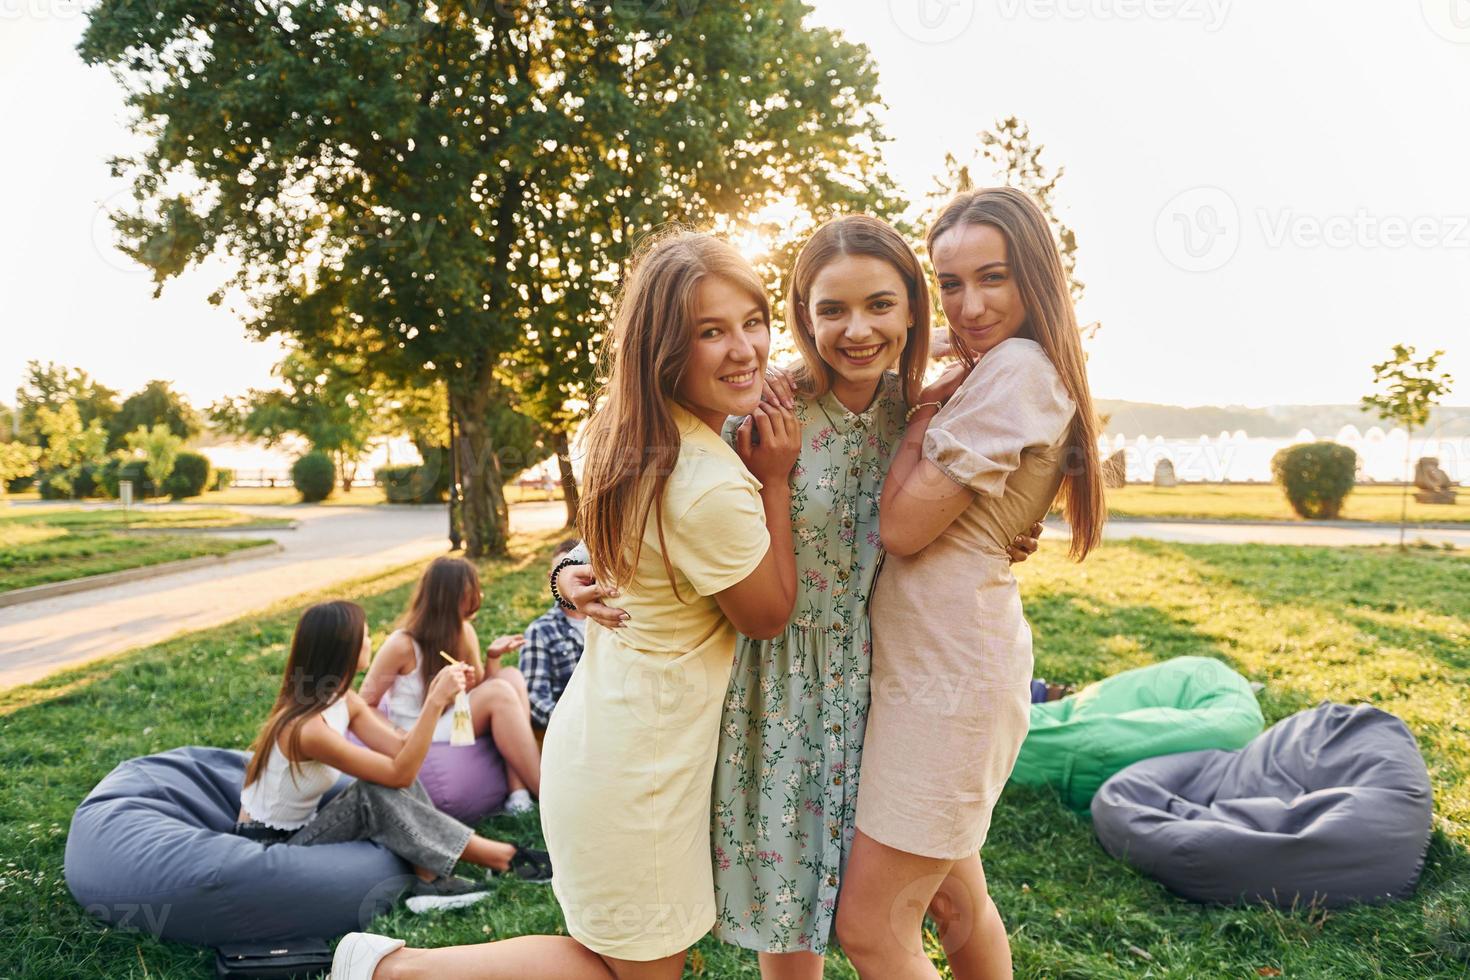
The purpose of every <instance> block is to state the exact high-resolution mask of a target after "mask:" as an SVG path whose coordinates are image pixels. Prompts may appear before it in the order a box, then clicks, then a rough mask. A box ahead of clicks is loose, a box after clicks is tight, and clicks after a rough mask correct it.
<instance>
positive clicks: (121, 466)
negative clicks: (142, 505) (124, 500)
mask: <svg viewBox="0 0 1470 980" xmlns="http://www.w3.org/2000/svg"><path fill="white" fill-rule="evenodd" d="M98 478H99V480H100V482H101V484H102V492H103V493H104V494H106V495H107V496H109V497H111V498H113V499H114V500H116V499H117V498H119V497H121V496H122V491H121V489H120V488H119V484H120V483H121V482H122V481H123V480H132V481H133V497H134V499H136V500H141V499H143V498H144V497H149V496H152V495H153V494H154V493H156V492H157V491H156V490H155V489H154V486H153V481H152V480H150V479H148V461H147V460H142V459H126V458H124V457H120V456H114V457H112V458H111V459H109V460H108V461H107V462H106V463H105V464H104V465H103V467H102V472H101V473H100V474H99V477H98Z"/></svg>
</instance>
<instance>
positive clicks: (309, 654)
mask: <svg viewBox="0 0 1470 980" xmlns="http://www.w3.org/2000/svg"><path fill="white" fill-rule="evenodd" d="M365 622H366V617H365V616H364V614H363V611H362V607H361V606H359V605H358V604H357V603H355V602H344V601H340V600H339V601H336V602H321V603H317V604H316V605H315V606H312V607H311V608H310V609H308V610H306V612H304V613H302V614H301V620H300V621H299V622H298V623H297V624H296V632H295V633H294V634H292V636H291V655H290V656H288V657H287V658H286V673H285V675H284V676H283V677H282V678H281V691H280V693H279V694H277V695H276V703H275V705H274V706H272V708H271V713H270V716H269V717H267V718H266V721H265V725H264V727H262V728H261V730H260V734H259V735H257V736H255V742H254V743H253V744H252V745H251V746H250V751H251V752H252V753H254V754H253V755H252V756H251V757H250V762H249V764H248V765H246V767H245V785H246V786H249V785H250V784H251V783H253V782H255V781H256V780H257V779H259V778H260V774H261V773H262V772H264V771H265V764H266V760H267V759H269V758H270V754H271V752H272V751H276V750H278V745H277V740H278V739H279V738H280V737H281V733H282V732H283V731H287V729H289V733H288V734H287V736H286V746H287V750H286V759H287V760H288V761H289V762H290V763H291V776H292V778H293V779H294V778H295V777H296V776H297V775H299V774H300V772H301V766H300V759H301V722H304V721H306V720H307V719H309V718H311V717H312V716H314V715H319V714H321V713H322V712H323V711H325V710H327V708H329V707H331V706H332V705H333V704H334V703H335V702H336V701H337V699H338V698H341V697H343V696H345V695H346V693H347V690H348V688H350V687H351V686H352V678H353V677H355V676H357V661H358V657H360V656H361V654H362V629H363V624H364V623H365Z"/></svg>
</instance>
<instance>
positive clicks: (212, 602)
mask: <svg viewBox="0 0 1470 980" xmlns="http://www.w3.org/2000/svg"><path fill="white" fill-rule="evenodd" d="M229 509H230V510H236V511H241V512H243V513H247V514H252V515H258V516H262V517H280V518H284V519H289V520H294V521H297V522H299V523H298V527H297V529H296V530H294V531H269V530H263V531H258V532H248V531H241V532H236V533H239V534H240V535H241V536H250V537H262V538H271V539H273V540H275V541H279V542H280V543H281V545H282V546H283V547H284V549H285V550H284V551H280V552H277V553H275V554H271V555H262V556H261V557H259V558H247V559H242V560H238V561H235V562H230V563H228V564H223V565H218V566H214V567H205V568H195V569H190V570H187V571H183V572H179V573H177V574H173V575H166V576H162V577H159V578H153V579H144V580H141V581H136V582H127V583H124V584H121V585H116V586H112V587H110V588H105V589H96V590H94V591H90V592H78V593H74V594H72V595H66V596H57V597H56V598H54V599H44V600H41V601H38V602H29V603H26V604H24V605H19V606H10V607H8V608H3V609H0V688H6V687H11V686H13V685H16V684H24V683H27V682H29V681H34V680H38V679H39V678H41V677H44V676H45V675H47V674H49V673H51V672H52V671H54V670H57V669H59V668H61V667H68V666H73V665H75V664H79V663H82V662H84V661H87V660H93V659H96V658H98V657H104V656H109V655H112V654H116V653H122V652H123V651H126V650H131V649H134V648H136V647H140V646H148V645H151V644H154V643H158V642H160V641H162V640H166V639H168V638H169V637H172V636H174V635H176V634H178V633H183V632H189V631H193V630H198V629H203V628H205V627H208V626H216V625H218V624H220V623H224V622H228V621H230V620H233V619H237V618H238V617H240V616H243V615H245V614H246V613H249V612H252V611H254V610H257V609H261V608H264V607H266V606H269V605H271V604H272V603H275V602H279V601H280V600H282V599H289V598H291V597H292V596H297V595H301V594H303V593H306V592H312V591H315V590H319V589H323V588H327V587H330V586H332V585H334V584H336V583H338V582H343V581H347V580H350V579H355V578H361V577H363V576H366V575H371V574H373V573H374V572H378V571H381V570H383V569H387V568H393V567H395V566H399V565H404V564H407V563H409V562H412V561H416V560H418V559H422V558H426V557H428V556H430V555H433V554H439V553H444V552H446V551H447V550H448V547H449V542H448V539H447V537H446V521H447V517H446V514H445V509H444V508H443V507H346V506H343V507H252V506H232V507H230V508H229ZM565 518H566V509H565V506H564V505H563V504H561V503H560V502H552V503H549V504H523V505H519V506H517V507H515V508H513V509H512V511H511V527H512V528H513V529H515V530H517V531H533V530H543V529H550V528H554V527H559V526H560V525H561V523H562V522H563V521H564V520H565Z"/></svg>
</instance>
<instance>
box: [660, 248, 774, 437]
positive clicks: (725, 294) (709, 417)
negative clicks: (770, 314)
mask: <svg viewBox="0 0 1470 980" xmlns="http://www.w3.org/2000/svg"><path fill="white" fill-rule="evenodd" d="M770 348H771V327H770V324H769V323H767V322H766V315H765V313H764V312H763V311H762V309H761V304H760V301H759V300H757V299H756V297H754V296H751V295H750V294H749V293H747V292H746V291H745V290H743V289H741V288H740V287H739V286H736V285H735V284H734V283H732V282H730V281H729V280H726V279H722V278H719V277H718V276H706V277H705V278H704V279H703V280H701V281H700V283H699V285H698V286H697V287H696V288H695V293H694V342H693V344H691V345H690V348H689V360H688V361H687V362H686V363H685V365H684V372H683V374H682V375H681V377H680V378H679V385H678V387H677V388H676V389H675V391H674V395H675V397H677V398H678V400H679V401H680V402H681V403H682V404H683V405H684V407H685V408H687V409H689V411H691V412H693V413H694V415H695V416H697V417H698V418H699V419H700V421H702V422H704V423H705V424H706V425H708V426H709V427H710V428H712V429H714V430H715V431H716V432H718V431H719V430H720V428H721V427H722V426H723V425H724V424H725V419H726V418H727V417H728V416H731V415H749V414H750V413H751V412H753V411H755V406H756V405H757V404H759V402H760V400H761V380H762V378H761V375H762V372H763V371H765V369H766V354H767V353H768V352H769V351H770Z"/></svg>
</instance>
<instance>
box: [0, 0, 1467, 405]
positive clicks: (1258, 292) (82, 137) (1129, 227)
mask: <svg viewBox="0 0 1470 980" xmlns="http://www.w3.org/2000/svg"><path fill="white" fill-rule="evenodd" d="M679 2H681V3H685V5H686V6H687V3H688V2H689V0H679ZM694 2H714V0H694ZM814 7H815V10H814V13H813V19H814V20H815V21H816V22H818V23H821V24H823V25H825V26H828V27H833V28H836V29H839V30H841V31H842V32H843V33H844V34H845V36H846V37H847V38H848V39H850V40H852V41H856V42H860V43H863V44H866V45H867V46H868V47H869V49H870V50H871V52H872V55H873V59H874V62H875V64H876V66H877V69H878V72H879V77H880V80H881V81H880V87H879V91H880V93H881V95H882V97H883V100H884V103H885V109H884V111H883V119H884V122H885V125H886V129H887V132H888V134H889V135H890V137H891V141H890V142H889V143H888V144H887V145H886V146H885V147H884V153H883V156H884V163H885V165H886V166H887V167H888V169H889V170H890V172H891V173H892V174H893V175H894V176H895V177H896V178H897V179H898V181H899V184H900V186H901V187H903V188H904V189H905V190H906V192H907V193H908V194H909V196H910V197H911V198H917V197H920V196H921V195H922V194H923V193H924V192H925V191H926V190H928V189H929V187H930V185H931V181H932V178H933V177H934V175H936V174H937V173H939V172H940V170H941V167H942V162H943V158H944V154H945V153H946V152H953V153H956V154H958V155H962V156H965V155H969V154H971V153H973V152H974V150H975V148H976V147H977V146H978V137H977V134H978V133H979V132H980V131H981V130H983V129H986V128H988V127H990V126H992V125H993V124H994V122H995V121H996V120H997V119H999V118H1003V117H1005V116H1010V115H1015V116H1018V117H1020V118H1021V119H1023V120H1025V121H1026V122H1027V123H1029V124H1030V126H1031V131H1032V134H1033V137H1034V138H1035V139H1036V140H1037V141H1038V142H1041V143H1043V144H1045V147H1046V150H1045V153H1044V154H1043V157H1042V159H1043V162H1044V163H1047V164H1049V165H1051V166H1053V167H1056V166H1062V167H1065V170H1066V173H1065V176H1064V177H1063V178H1062V181H1061V184H1060V185H1059V188H1058V191H1057V195H1056V197H1057V203H1058V204H1059V206H1060V210H1061V216H1062V218H1063V220H1065V221H1066V222H1067V223H1068V224H1069V225H1070V226H1071V227H1072V228H1073V229H1074V231H1075V232H1076V233H1077V240H1078V268H1077V273H1078V276H1079V278H1080V279H1082V280H1083V281H1084V282H1085V283H1086V285H1087V290H1086V294H1085V296H1084V298H1083V300H1082V303H1081V305H1080V307H1079V310H1078V312H1079V318H1080V319H1081V321H1082V322H1089V321H1093V320H1097V321H1100V322H1101V323H1102V330H1101V331H1100V332H1099V333H1098V334H1097V336H1096V338H1095V339H1094V340H1093V341H1092V342H1091V344H1090V347H1089V371H1090V376H1091V381H1092V388H1093V393H1094V395H1096V396H1097V397H1102V398H1124V399H1130V400H1133V401H1146V402H1160V403H1166V404H1177V405H1227V404H1233V405H1251V406H1259V405H1268V404H1306V403H1353V402H1356V401H1357V400H1358V398H1359V397H1360V396H1361V395H1363V394H1365V393H1366V392H1367V391H1368V390H1369V388H1370V385H1371V380H1372V374H1371V368H1370V366H1371V365H1372V364H1373V363H1374V362H1375V361H1378V360H1382V359H1383V358H1384V357H1385V356H1386V355H1387V354H1388V351H1389V348H1390V347H1391V346H1392V345H1393V344H1395V343H1407V344H1412V345H1415V346H1416V347H1417V348H1418V349H1419V350H1420V352H1421V353H1424V352H1427V351H1429V350H1433V349H1437V348H1443V349H1445V350H1446V351H1447V355H1446V357H1445V358H1444V361H1443V362H1442V363H1443V366H1444V367H1445V368H1446V369H1447V370H1449V372H1450V373H1451V374H1452V375H1454V376H1455V377H1456V378H1457V379H1459V383H1458V384H1457V385H1456V390H1455V391H1454V392H1453V393H1452V394H1451V396H1450V397H1449V398H1448V399H1447V402H1448V403H1450V404H1457V405H1467V404H1470V181H1467V180H1466V179H1465V174H1466V172H1467V166H1470V164H1467V161H1470V125H1467V123H1470V0H1405V2H1402V3H1394V4H1385V3H1381V2H1372V0H1291V2H1290V3H1282V2H1271V0H816V2H815V3H814ZM83 26H84V19H83V17H82V15H81V13H80V11H79V7H78V5H77V4H76V3H75V2H74V0H0V146H3V150H0V401H3V402H7V403H10V402H13V392H14V389H15V387H16V385H17V384H18V383H19V381H20V380H21V377H22V374H23V370H24V366H25V363H26V361H28V360H33V359H36V360H49V361H56V362H59V363H62V364H67V365H72V366H77V367H81V368H83V369H85V370H86V371H88V372H89V373H90V374H92V375H93V376H94V377H96V378H97V379H99V380H100V381H102V382H103V383H104V384H107V385H109V386H111V387H113V388H117V389H120V390H121V391H123V392H124V393H127V392H130V391H132V390H135V389H137V388H139V387H141V386H142V385H143V384H145V383H146V382H147V381H149V380H150V379H153V378H166V379H169V380H171V381H173V382H174V384H175V386H176V387H177V388H178V389H179V390H181V391H183V392H184V393H185V394H186V395H188V396H189V398H190V399H191V400H192V401H194V402H195V403H196V404H207V403H209V402H212V401H214V400H215V399H218V398H221V397H224V396H227V395H232V394H239V393H242V392H243V391H244V390H245V389H246V388H248V387H265V386H269V385H270V383H271V378H270V367H271V365H272V364H273V363H274V362H275V361H276V360H277V359H278V357H279V354H280V351H279V348H278V347H277V346H276V345H274V344H262V343H257V342H253V341H250V340H248V339H247V338H246V336H245V333H244V329H243V327H242V326H241V324H240V322H239V320H238V319H237V318H236V317H235V316H233V315H232V314H230V313H229V312H228V311H227V310H225V309H221V308H215V307H211V306H210V305H209V304H208V303H207V302H206V300H205V297H206V296H207V295H208V294H209V293H210V292H212V291H213V290H214V289H215V288H216V286H217V285H218V284H219V283H220V282H221V280H222V278H223V275H224V269H223V267H222V266H220V265H218V264H214V263H211V264H208V265H206V266H204V267H202V268H199V269H195V270H192V271H190V272H188V273H186V274H185V275H183V276H181V277H179V278H178V279H176V280H173V281H170V282H169V283H168V284H167V285H166V286H165V288H164V289H163V292H162V295H161V296H160V297H159V298H156V299H155V298H154V297H153V291H154V283H153V282H152V280H151V278H150V276H149V274H148V273H147V272H145V271H144V270H142V269H141V268H139V267H137V266H135V265H133V264H132V263H131V262H130V261H129V260H128V259H127V258H126V257H124V256H123V255H121V254H120V253H118V252H117V251H116V250H115V249H113V248H112V246H111V242H112V233H111V229H110V227H109V225H108V223H107V222H106V220H105V218H104V217H103V213H104V211H105V209H106V207H107V204H108V200H109V198H112V197H114V196H115V195H117V194H118V193H119V192H120V191H121V190H122V185H121V183H120V182H119V181H117V180H115V179H113V178H112V177H111V176H110V175H109V172H108V168H107V163H106V161H107V158H108V157H110V156H113V155H115V154H118V153H122V152H127V151H128V150H129V149H131V148H132V147H133V145H134V144H133V142H132V141H133V137H131V136H130V135H129V134H128V132H127V130H126V127H125V125H124V115H123V109H122V98H121V94H120V92H119V90H118V88H117V86H116V85H115V83H114V82H113V81H112V79H111V77H110V76H109V75H108V74H107V73H106V72H105V71H104V70H101V69H90V68H87V67H86V66H84V65H83V64H82V63H81V60H80V59H79V58H78V57H77V55H76V52H75V46H76V42H77V40H78V39H79V37H80V35H81V32H82V29H83Z"/></svg>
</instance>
